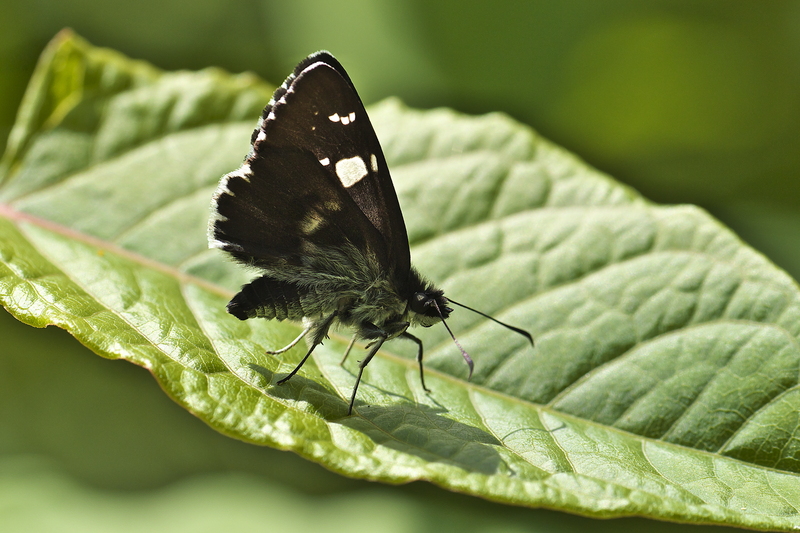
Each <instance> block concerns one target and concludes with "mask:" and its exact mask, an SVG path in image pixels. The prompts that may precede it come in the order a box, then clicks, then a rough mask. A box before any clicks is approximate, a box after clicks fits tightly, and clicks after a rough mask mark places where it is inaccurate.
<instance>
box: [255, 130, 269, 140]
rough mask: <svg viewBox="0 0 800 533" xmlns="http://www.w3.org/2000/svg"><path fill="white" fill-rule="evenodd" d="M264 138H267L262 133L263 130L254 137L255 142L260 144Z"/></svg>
mask: <svg viewBox="0 0 800 533" xmlns="http://www.w3.org/2000/svg"><path fill="white" fill-rule="evenodd" d="M266 138H267V134H266V133H264V130H261V131H259V132H258V135H256V142H261V141H263V140H264V139H266Z"/></svg>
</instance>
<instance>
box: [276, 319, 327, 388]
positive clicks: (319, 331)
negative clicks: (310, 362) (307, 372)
mask: <svg viewBox="0 0 800 533" xmlns="http://www.w3.org/2000/svg"><path fill="white" fill-rule="evenodd" d="M336 315H337V312H336V311H334V312H333V313H331V314H330V316H328V317H327V318H325V319H324V320H323V321H322V322H319V323H317V324H311V325H310V326H309V327H308V330H309V331H310V330H314V334H313V339H312V341H311V348H309V349H308V353H306V356H305V357H303V360H302V361H300V363H299V364H298V365H297V366H296V367H294V370H292V371H291V372H289V375H288V376H286V377H285V378H282V379H279V380H278V385H283V384H284V383H286V382H287V381H289V380H290V379H292V377H293V376H294V375H295V374H297V372H298V370H300V369H301V368H302V367H303V365H304V364H305V363H306V360H307V359H308V357H309V356H310V355H311V352H313V351H314V348H316V347H317V346H319V345H320V344H322V340H323V339H324V338H325V337H327V335H328V329H329V328H330V327H331V324H332V323H333V319H334V318H336ZM301 338H302V336H301Z"/></svg>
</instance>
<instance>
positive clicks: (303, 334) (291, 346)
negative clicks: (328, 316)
mask: <svg viewBox="0 0 800 533" xmlns="http://www.w3.org/2000/svg"><path fill="white" fill-rule="evenodd" d="M311 327H312V326H311V325H309V326H307V327H306V329H304V330H303V332H302V333H301V334H300V335H298V336H297V338H296V339H295V340H293V341H292V342H290V343H289V344H287V345H286V346H284V347H283V348H280V349H278V350H267V351H266V353H268V354H270V355H278V354H281V353H283V352H288V351H289V350H291V349H292V348H294V347H295V345H296V344H297V343H298V342H300V341H301V340H302V339H303V337H305V336H306V335H308V332H309V331H311Z"/></svg>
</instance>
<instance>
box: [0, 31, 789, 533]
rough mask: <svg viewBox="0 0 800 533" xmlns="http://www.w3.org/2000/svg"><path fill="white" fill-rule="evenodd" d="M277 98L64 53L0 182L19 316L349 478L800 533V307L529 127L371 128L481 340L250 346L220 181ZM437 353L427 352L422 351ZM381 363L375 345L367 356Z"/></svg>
mask: <svg viewBox="0 0 800 533" xmlns="http://www.w3.org/2000/svg"><path fill="white" fill-rule="evenodd" d="M270 95H271V87H270V86H267V85H265V84H263V83H262V82H260V81H258V80H256V79H254V78H253V77H252V76H247V75H242V76H230V75H227V74H224V73H222V72H220V71H217V70H213V69H208V70H204V71H201V72H196V73H187V72H177V73H165V72H161V71H158V70H156V69H154V68H153V67H151V66H148V65H145V64H143V63H140V62H135V61H131V60H129V59H126V58H124V57H122V56H120V55H119V54H116V53H114V52H110V51H107V50H101V49H97V48H93V47H91V46H89V45H88V44H86V43H85V42H83V41H82V40H80V39H79V38H77V37H75V36H73V35H71V34H69V33H62V34H61V35H59V37H57V38H56V40H55V41H54V42H53V43H52V44H51V46H50V47H49V48H48V49H47V50H46V52H45V54H44V55H43V58H42V60H41V62H40V64H39V67H38V69H37V72H36V74H35V76H34V78H33V80H32V82H31V86H30V88H29V91H28V93H27V95H26V97H25V100H24V102H23V105H22V109H21V110H20V113H19V117H18V123H17V125H16V126H15V129H14V131H13V133H12V136H11V138H10V140H9V146H8V150H7V152H6V154H5V155H4V158H3V160H2V167H1V169H2V177H0V179H1V180H2V181H1V182H0V215H2V218H0V235H2V239H1V240H0V259H1V260H2V261H1V262H0V297H2V302H3V305H4V306H5V307H6V309H8V310H9V311H10V312H11V313H12V314H13V315H14V316H16V317H17V318H18V319H20V320H22V321H23V322H25V323H28V324H30V325H33V326H37V327H44V326H46V325H48V324H55V325H57V326H59V327H62V328H64V329H66V330H68V331H69V332H70V333H72V335H74V336H75V337H76V338H77V339H78V340H79V341H80V342H81V343H83V344H85V345H86V346H88V347H90V348H91V349H92V350H94V351H95V352H97V353H98V354H100V355H102V356H104V357H108V358H122V359H127V360H129V361H131V362H133V363H136V364H138V365H141V366H143V367H145V368H147V369H149V370H150V371H151V372H152V373H153V375H154V376H155V378H156V379H157V380H158V382H159V383H160V384H161V386H162V387H163V388H164V390H165V391H166V392H167V393H168V394H169V395H170V396H171V397H172V398H174V399H175V400H176V401H177V402H178V403H180V404H181V405H183V406H184V407H186V408H187V409H188V410H189V411H191V412H192V413H194V414H196V415H197V416H198V417H200V418H201V419H203V420H204V421H206V422H207V423H208V424H209V425H210V426H211V427H213V428H214V429H216V430H217V431H220V432H223V433H225V434H228V435H231V436H234V437H236V438H239V439H242V440H245V441H248V442H252V443H256V444H263V445H268V446H273V447H276V448H281V449H287V450H293V451H295V452H297V453H299V454H301V455H303V456H305V457H307V458H309V459H312V460H314V461H317V462H319V463H321V464H323V465H325V466H326V467H327V468H329V469H331V470H334V471H337V472H341V473H343V474H345V475H348V476H353V477H359V478H366V479H374V480H380V481H384V482H390V483H402V482H408V481H411V480H417V479H423V480H429V481H431V482H434V483H436V484H438V485H440V486H442V487H446V488H449V489H452V490H456V491H461V492H465V493H468V494H474V495H477V496H481V497H484V498H488V499H491V500H496V501H500V502H507V503H512V504H515V505H523V506H531V507H550V508H555V509H561V510H565V511H569V512H575V513H581V514H586V515H593V516H601V517H612V516H623V515H644V516H649V517H654V518H660V519H666V520H675V521H681V522H695V523H714V524H730V525H739V526H745V527H752V528H761V529H787V530H788V529H791V528H796V527H800V513H799V512H798V509H800V491H798V490H797V487H798V482H799V481H800V476H799V475H798V473H800V441H798V439H797V437H796V435H798V434H800V432H798V430H799V429H800V420H799V418H800V417H798V415H797V414H796V413H798V412H800V394H799V391H800V388H798V370H797V369H798V362H799V361H798V359H799V358H798V355H799V354H798V345H797V339H798V334H800V305H799V304H800V292H799V291H798V287H797V284H796V283H795V282H794V281H793V280H792V279H790V278H789V277H788V276H787V275H786V274H785V273H783V272H782V271H780V270H779V269H777V268H776V267H775V266H774V265H772V264H771V263H770V262H769V261H768V260H767V259H765V258H764V257H763V256H761V255H759V254H758V253H756V252H755V251H753V250H752V249H750V248H748V247H747V246H745V245H744V244H743V243H742V242H741V241H740V240H739V239H738V238H737V237H736V236H735V235H733V234H732V233H731V232H730V231H729V230H727V229H726V228H724V227H722V226H721V224H719V223H718V222H717V221H715V220H714V219H712V218H711V217H710V216H708V215H707V214H706V213H705V212H703V211H702V210H700V209H698V208H696V207H692V206H673V207H662V206H656V205H653V204H651V203H649V202H647V201H645V200H643V199H642V198H641V197H639V196H638V195H637V194H636V193H635V192H633V191H631V190H630V189H628V188H626V187H623V186H621V185H619V184H618V183H615V182H614V181H612V180H611V179H609V178H608V177H606V176H603V175H601V174H599V173H598V172H597V171H595V170H593V169H590V168H588V167H587V166H586V165H585V164H583V163H581V162H580V161H579V160H577V159H576V158H575V157H573V156H571V155H570V154H568V153H566V152H564V151H563V150H561V149H559V148H557V147H555V146H553V145H551V144H550V143H548V142H547V141H545V140H543V139H542V138H540V137H538V136H537V135H536V134H535V133H534V132H532V131H531V130H530V129H529V128H527V127H525V126H522V125H520V124H518V123H515V122H514V121H512V120H510V119H509V118H507V117H505V116H502V115H499V114H491V115H486V116H483V117H467V116H463V115H459V114H457V113H454V112H452V111H448V110H435V111H428V112H419V111H413V110H409V109H407V108H405V107H404V106H403V105H402V104H400V103H399V102H397V101H394V100H389V101H385V102H383V103H381V104H379V105H377V106H375V107H373V108H372V109H371V110H370V111H371V117H372V120H373V122H374V124H375V126H376V129H377V131H378V134H379V136H380V138H381V141H382V143H383V146H384V149H385V152H386V156H387V159H388V161H389V164H390V165H391V167H392V171H393V176H394V180H395V185H396V188H397V190H398V194H399V196H400V202H401V204H402V206H403V209H404V214H405V218H406V222H407V225H408V231H409V235H410V239H411V243H412V254H413V256H414V261H415V264H416V265H417V267H418V268H419V269H420V271H421V272H423V273H424V274H426V275H427V276H429V277H430V278H431V279H433V280H435V281H436V283H437V285H439V286H440V287H442V288H444V289H445V290H446V293H447V294H448V295H450V296H452V297H453V298H455V299H456V300H458V301H463V302H464V303H466V304H468V305H471V306H474V307H477V308H479V309H481V310H483V311H485V312H488V313H491V314H494V315H496V316H497V317H498V318H499V319H501V320H504V321H507V322H510V323H513V324H516V325H519V326H521V327H524V328H527V329H529V330H530V331H531V332H532V333H533V334H534V337H535V338H536V341H537V345H536V347H535V348H534V349H531V347H530V346H529V345H528V344H527V342H526V340H525V339H523V338H522V337H520V336H518V335H515V334H513V333H510V332H509V331H507V330H505V329H503V328H500V327H499V326H497V325H496V324H493V323H491V322H488V321H487V320H485V319H483V318H481V317H480V316H478V315H474V314H471V313H468V312H465V311H464V312H462V311H457V312H456V313H454V315H453V317H452V321H451V324H450V325H451V327H452V328H453V329H454V331H455V333H456V335H457V336H458V337H459V339H460V342H461V343H462V344H463V345H464V346H465V347H466V349H467V350H468V351H469V352H470V353H471V354H472V355H473V357H474V359H475V361H476V369H475V375H474V376H473V379H472V381H466V375H467V370H466V368H465V365H464V364H463V361H462V360H461V358H460V356H459V353H458V350H457V349H456V347H455V346H454V345H453V344H452V342H451V341H450V339H449V337H448V336H447V333H446V331H444V329H443V328H441V327H434V328H430V329H426V330H423V331H421V332H418V334H419V335H420V337H421V338H422V339H423V341H424V343H425V346H426V366H427V373H426V378H427V384H428V386H429V387H430V388H431V389H432V391H433V392H432V393H431V394H425V393H424V391H423V390H422V388H421V386H420V383H419V377H418V370H417V367H416V363H415V362H414V360H413V349H414V346H413V345H404V344H403V343H402V342H399V341H398V342H392V343H388V344H387V345H386V346H385V350H383V351H382V352H381V353H380V354H379V356H378V357H376V359H375V360H374V361H373V362H372V363H371V364H370V366H369V367H368V368H367V370H366V372H365V377H364V381H363V382H362V385H361V388H360V389H359V396H358V400H357V402H356V408H355V412H354V415H353V416H351V417H348V416H346V415H347V400H348V398H349V395H350V392H351V390H352V386H353V383H354V370H355V368H356V363H355V361H354V360H355V359H357V357H352V358H351V360H350V361H349V362H348V363H347V364H346V365H345V366H344V367H342V366H340V365H339V360H340V358H341V354H342V352H343V350H344V348H345V345H346V337H347V332H342V334H343V337H340V336H334V338H332V339H331V340H330V341H329V342H327V343H326V344H325V345H324V346H322V347H320V348H319V349H318V350H316V351H315V352H314V356H313V357H312V359H311V360H310V361H309V363H307V364H306V366H304V367H303V370H302V371H301V372H300V374H299V375H297V376H296V377H295V378H293V379H292V380H291V381H289V382H288V383H287V384H285V385H282V386H279V385H277V384H276V381H277V379H279V378H280V377H281V376H283V375H285V373H286V372H288V371H289V370H290V369H291V368H293V366H294V365H295V364H296V363H297V361H298V360H299V358H300V357H301V356H302V355H303V353H304V349H303V348H302V347H298V348H295V349H293V350H292V351H290V352H287V353H286V354H283V355H282V356H270V355H267V354H266V353H265V350H268V349H274V348H276V347H280V346H282V345H284V344H285V343H287V342H288V341H289V340H291V339H292V338H293V337H294V336H295V335H296V334H297V332H298V331H299V326H298V325H296V324H291V323H279V322H274V321H273V322H268V321H259V320H250V321H245V322H240V321H238V320H236V319H235V318H233V317H231V316H230V315H228V314H227V313H226V312H225V304H226V302H227V300H228V299H229V298H230V297H231V295H232V294H233V292H234V291H235V290H236V289H237V288H238V286H239V285H240V284H241V283H242V282H244V281H246V280H247V279H248V278H249V277H251V276H252V275H253V273H252V272H251V273H247V272H243V271H242V269H240V268H239V267H237V266H235V265H233V264H231V263H230V262H228V261H226V260H225V258H224V257H221V255H220V254H219V253H217V252H216V251H212V250H207V249H206V246H207V245H206V237H205V230H206V220H207V217H208V205H209V201H210V198H211V193H212V191H213V190H214V188H215V186H216V183H217V181H218V179H219V177H220V176H221V175H222V174H224V173H226V172H228V171H230V170H231V169H234V168H236V167H237V166H238V165H239V163H240V162H241V159H242V157H243V156H244V154H245V153H246V152H247V150H248V141H249V136H250V132H251V131H252V128H253V125H254V123H255V120H256V118H257V117H258V115H259V113H260V109H261V107H262V106H263V105H264V104H265V103H266V102H267V101H268V100H269V98H270ZM415 333H417V332H415ZM360 348H363V347H359V349H360Z"/></svg>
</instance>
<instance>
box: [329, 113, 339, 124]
mask: <svg viewBox="0 0 800 533" xmlns="http://www.w3.org/2000/svg"><path fill="white" fill-rule="evenodd" d="M328 120H330V121H331V122H339V113H334V114H333V115H329V116H328Z"/></svg>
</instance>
